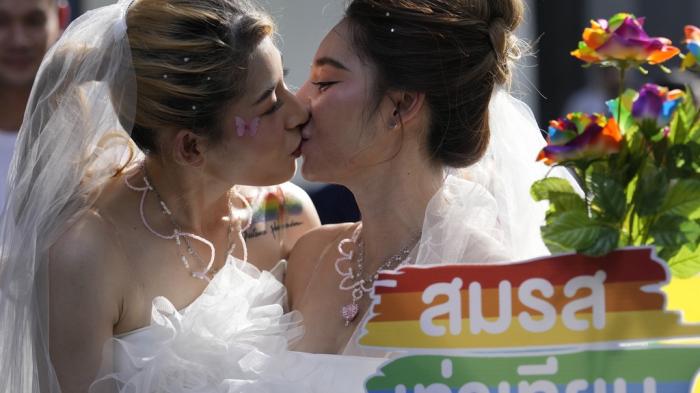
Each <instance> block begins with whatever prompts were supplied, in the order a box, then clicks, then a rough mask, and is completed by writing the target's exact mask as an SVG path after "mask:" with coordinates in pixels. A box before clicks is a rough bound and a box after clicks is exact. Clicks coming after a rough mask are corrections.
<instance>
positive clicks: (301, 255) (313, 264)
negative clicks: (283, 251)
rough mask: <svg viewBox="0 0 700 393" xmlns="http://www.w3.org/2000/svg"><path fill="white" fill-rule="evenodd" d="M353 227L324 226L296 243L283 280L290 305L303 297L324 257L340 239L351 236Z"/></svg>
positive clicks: (347, 224) (305, 235)
mask: <svg viewBox="0 0 700 393" xmlns="http://www.w3.org/2000/svg"><path fill="white" fill-rule="evenodd" d="M354 227H355V224H354V223H345V224H333V225H324V226H321V227H318V228H315V229H313V230H311V231H309V232H307V233H306V234H304V235H303V236H302V237H301V238H300V239H299V241H297V243H296V245H295V246H294V248H293V249H292V252H291V253H290V256H289V264H288V267H287V275H286V278H285V285H286V286H287V290H288V291H289V299H290V302H291V304H293V302H294V299H298V298H300V297H301V296H302V295H303V292H304V291H305V289H306V288H307V286H308V283H309V280H312V279H313V272H314V271H315V270H316V268H317V266H318V264H319V263H321V261H322V259H323V257H324V255H326V254H327V252H328V251H330V250H331V249H332V248H334V247H336V246H337V244H338V242H339V241H340V240H341V239H343V238H344V237H348V236H351V235H352V229H353V228H354Z"/></svg>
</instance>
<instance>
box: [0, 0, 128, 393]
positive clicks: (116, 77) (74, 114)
mask: <svg viewBox="0 0 700 393" xmlns="http://www.w3.org/2000/svg"><path fill="white" fill-rule="evenodd" d="M130 1H131V0H120V1H119V2H118V3H117V4H114V5H111V6H107V7H103V8H100V9H98V10H95V11H91V12H88V13H86V14H84V15H82V16H81V17H80V18H78V19H77V20H76V21H74V22H73V23H72V24H71V25H70V26H69V27H68V29H67V30H66V31H65V33H64V34H63V35H62V37H61V39H60V40H59V41H58V42H57V43H56V44H55V45H54V46H53V47H52V48H51V50H50V51H49V52H48V53H47V55H46V57H45V58H44V61H43V63H42V64H41V67H40V68H39V72H38V74H37V77H36V80H35V84H34V88H33V89H32V93H31V96H30V98H29V104H28V106H27V109H26V112H25V115H24V120H23V123H22V127H21V129H20V131H19V137H18V141H17V145H16V149H15V154H14V157H13V159H12V164H11V168H10V174H9V180H8V182H9V185H8V198H7V202H6V206H5V210H4V213H3V217H2V223H1V226H0V392H1V393H9V392H12V393H17V392H19V393H30V392H32V393H35V392H51V393H53V392H60V387H59V385H58V382H57V380H56V376H55V373H54V370H53V367H52V366H51V361H50V356H49V346H50V343H49V340H48V337H49V335H48V315H49V313H48V308H49V304H48V280H47V261H48V251H49V247H50V245H51V244H53V243H54V242H55V241H56V239H57V238H58V237H59V236H60V235H61V234H62V232H63V231H64V230H65V229H66V228H67V226H68V225H70V222H71V219H72V218H74V217H76V216H77V215H79V214H80V213H81V212H83V211H84V210H85V209H87V208H88V207H89V206H90V205H91V202H92V201H93V200H94V198H96V196H97V194H98V193H99V191H100V189H101V187H102V185H103V184H104V183H105V182H106V181H107V180H108V179H109V178H110V177H111V176H113V175H115V171H116V170H118V168H119V167H120V166H123V165H125V164H126V163H127V162H128V161H129V160H130V159H131V158H133V154H134V153H135V150H133V149H132V148H131V147H130V141H129V138H128V132H129V131H130V130H131V126H132V122H133V119H134V113H135V112H134V111H135V103H136V94H135V93H136V83H135V77H134V71H133V67H132V62H131V52H130V47H129V43H128V40H127V36H126V22H125V13H126V10H127V8H128V6H129V3H130Z"/></svg>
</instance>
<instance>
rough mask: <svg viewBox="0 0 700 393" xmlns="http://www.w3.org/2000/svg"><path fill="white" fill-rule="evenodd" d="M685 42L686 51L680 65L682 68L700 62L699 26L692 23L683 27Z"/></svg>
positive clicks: (690, 66)
mask: <svg viewBox="0 0 700 393" xmlns="http://www.w3.org/2000/svg"><path fill="white" fill-rule="evenodd" d="M685 44H686V45H687V47H688V53H687V54H686V55H685V58H684V59H683V64H682V65H681V68H682V69H684V70H685V69H688V68H692V67H694V66H695V65H697V64H698V63H700V28H698V27H696V26H692V25H688V26H686V27H685Z"/></svg>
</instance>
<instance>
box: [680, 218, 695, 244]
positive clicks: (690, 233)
mask: <svg viewBox="0 0 700 393" xmlns="http://www.w3.org/2000/svg"><path fill="white" fill-rule="evenodd" d="M681 231H682V232H683V234H684V235H685V237H686V238H687V239H688V242H689V243H690V244H693V245H694V246H697V245H698V241H700V219H698V220H694V221H685V222H684V223H682V224H681ZM693 248H695V247H693Z"/></svg>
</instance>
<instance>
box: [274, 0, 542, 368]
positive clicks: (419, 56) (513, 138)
mask: <svg viewBox="0 0 700 393" xmlns="http://www.w3.org/2000/svg"><path fill="white" fill-rule="evenodd" d="M522 18H523V3H522V0H354V1H352V3H351V4H350V5H349V7H348V9H347V11H346V15H345V18H344V19H343V20H342V21H341V22H340V23H339V24H338V25H337V26H336V27H335V28H334V29H333V30H332V31H331V32H330V33H328V35H327V36H326V37H325V39H324V40H323V42H322V43H321V45H320V47H319V49H318V51H317V53H316V56H315V58H314V60H313V63H312V68H311V75H310V77H309V79H308V81H307V82H306V84H305V85H304V86H303V87H302V89H301V90H300V91H299V93H298V97H299V98H300V99H301V100H303V101H305V102H307V103H308V106H309V108H310V112H311V120H310V121H309V122H308V123H307V124H306V125H305V127H304V129H303V132H302V133H303V136H304V142H303V145H302V155H303V157H304V163H303V167H302V173H303V174H304V176H305V177H306V178H307V179H309V180H313V181H323V182H329V183H338V184H341V185H344V186H346V187H348V188H349V189H350V190H351V191H352V192H353V194H354V196H355V199H356V200H357V203H358V206H359V208H360V212H361V216H362V221H361V222H358V223H349V224H342V225H336V226H325V227H321V228H319V229H317V230H314V231H311V232H310V233H308V234H307V235H305V236H304V237H302V239H300V241H299V242H298V243H297V245H296V247H295V249H294V250H293V252H292V255H291V258H290V261H289V266H290V267H289V271H288V275H287V281H286V284H287V287H288V290H289V297H290V301H291V305H292V308H293V309H295V310H298V311H300V312H301V313H302V315H303V317H304V325H305V330H306V334H305V336H304V338H303V339H302V341H301V342H300V343H299V344H298V345H297V347H296V348H297V349H299V350H301V351H307V352H314V353H341V354H351V355H352V354H364V355H377V356H384V355H385V354H384V353H381V352H376V353H375V352H372V351H363V350H362V349H361V348H359V347H358V346H357V345H356V340H357V338H358V334H359V330H358V327H359V326H361V321H363V320H365V318H364V316H365V315H366V312H367V309H368V307H369V304H370V300H369V292H370V290H371V288H372V284H373V282H374V279H375V278H376V273H377V272H378V271H380V270H391V269H394V268H397V267H399V266H400V265H403V264H437V263H483V262H494V261H509V260H517V259H525V258H529V257H534V256H538V255H544V254H547V250H546V248H545V247H544V244H543V242H542V240H541V238H540V236H539V226H540V225H541V223H542V222H543V220H544V211H545V208H546V207H545V206H539V205H537V204H535V203H534V202H533V201H532V200H531V199H530V195H529V187H530V184H531V183H532V182H533V181H534V180H536V179H539V178H542V177H544V176H545V174H546V171H547V168H546V167H544V166H543V165H540V164H537V163H535V158H536V156H537V152H538V151H539V149H540V148H541V147H542V145H543V144H544V140H543V138H542V136H541V134H540V132H539V128H538V126H537V124H536V122H535V121H534V118H533V116H532V114H531V112H530V110H529V108H527V106H526V105H524V104H523V103H521V102H520V101H517V100H515V99H514V98H512V97H511V96H510V95H509V94H508V92H507V91H508V85H509V82H510V80H511V76H512V67H513V62H514V61H515V60H517V59H518V57H519V56H520V47H521V45H520V44H519V41H518V39H517V38H516V37H515V35H514V31H515V30H516V28H517V27H518V26H519V25H520V23H521V21H522Z"/></svg>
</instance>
